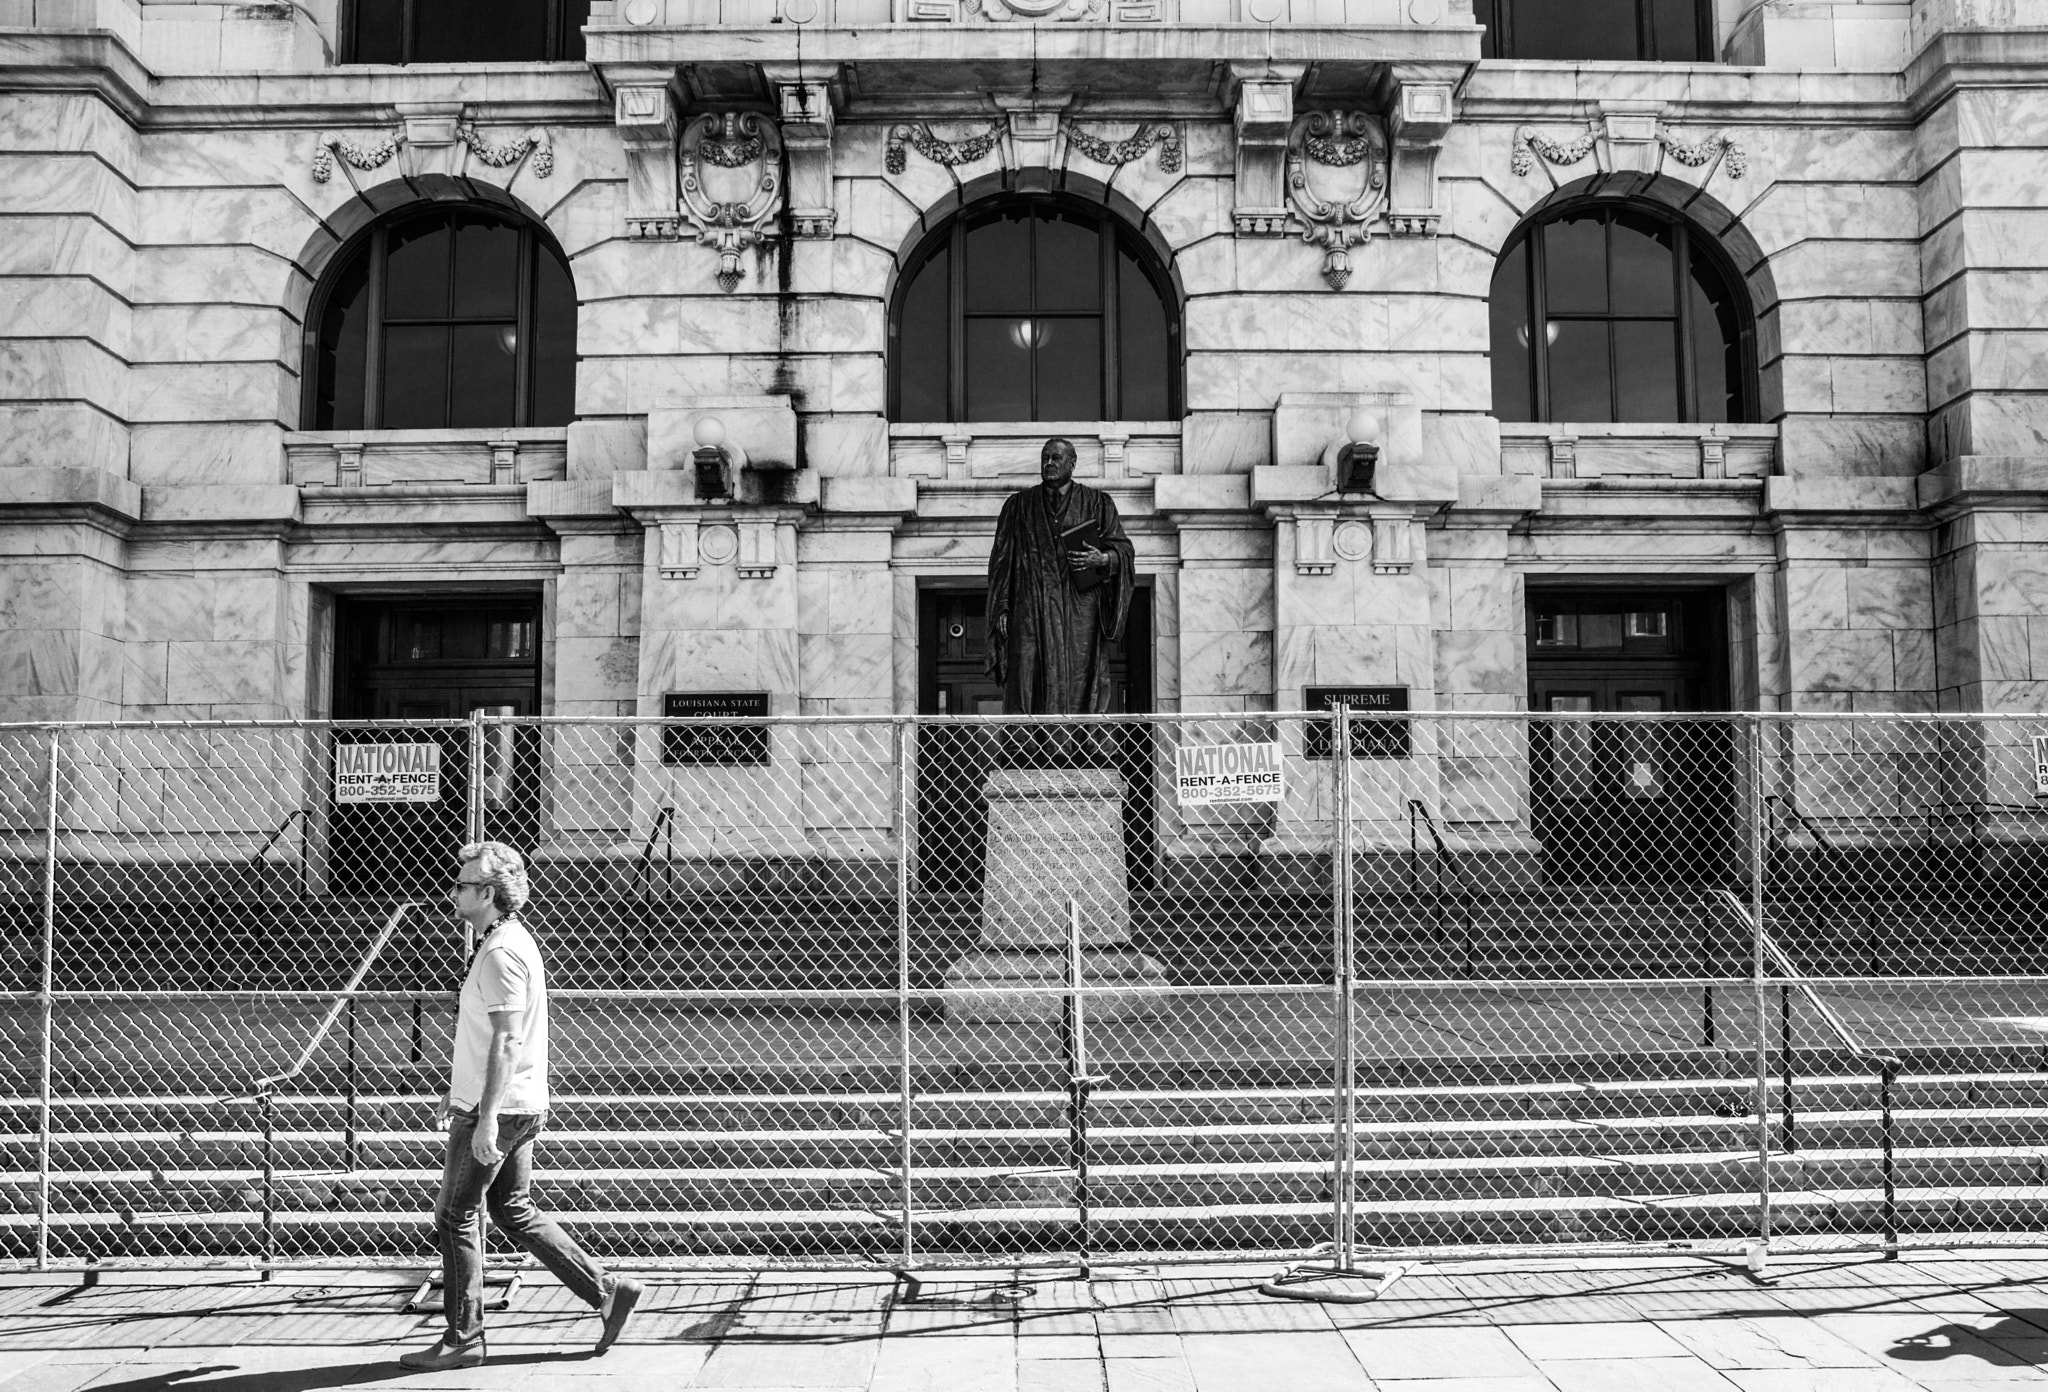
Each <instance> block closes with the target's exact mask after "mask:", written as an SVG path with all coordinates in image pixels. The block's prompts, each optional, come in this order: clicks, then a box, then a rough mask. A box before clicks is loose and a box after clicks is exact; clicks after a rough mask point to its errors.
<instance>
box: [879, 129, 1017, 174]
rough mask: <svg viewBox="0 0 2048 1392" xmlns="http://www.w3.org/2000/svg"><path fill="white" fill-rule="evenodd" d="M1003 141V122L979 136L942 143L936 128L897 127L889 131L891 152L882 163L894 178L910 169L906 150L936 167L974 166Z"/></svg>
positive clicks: (943, 141) (889, 150) (886, 154)
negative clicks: (933, 132)
mask: <svg viewBox="0 0 2048 1392" xmlns="http://www.w3.org/2000/svg"><path fill="white" fill-rule="evenodd" d="M1002 138H1003V127H1002V123H1001V122H997V123H995V124H992V125H991V126H989V128H988V129H987V130H985V131H982V132H981V133H980V134H978V135H970V136H966V137H964V138H962V139H959V140H941V139H939V137H938V136H936V135H933V134H932V128H931V127H930V126H928V125H926V124H925V123H924V122H922V121H919V122H917V123H915V124H913V125H904V126H894V127H892V128H891V129H890V131H889V148H888V151H887V152H886V153H885V154H884V156H883V159H882V163H883V167H884V168H886V169H887V170H888V171H889V172H890V173H891V174H901V173H902V172H903V171H904V170H905V169H906V168H908V167H909V154H908V153H907V151H906V150H905V148H904V147H905V146H908V147H909V148H910V149H913V150H916V151H917V152H918V153H919V154H920V155H923V156H924V157H925V158H926V159H928V160H930V161H931V162H932V163H933V164H938V165H944V166H945V167H946V168H948V169H951V168H952V167H953V166H955V165H960V164H972V163H974V161H976V160H978V159H981V158H982V157H983V156H985V155H987V154H988V152H989V151H991V150H993V149H995V148H996V145H997V144H998V143H999V142H1000V141H1001V140H1002Z"/></svg>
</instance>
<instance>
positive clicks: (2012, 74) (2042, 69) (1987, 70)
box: [1902, 27, 2048, 120]
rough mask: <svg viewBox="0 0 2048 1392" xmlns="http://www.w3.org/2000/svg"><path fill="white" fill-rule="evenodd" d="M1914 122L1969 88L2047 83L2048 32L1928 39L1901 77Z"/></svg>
mask: <svg viewBox="0 0 2048 1392" xmlns="http://www.w3.org/2000/svg"><path fill="white" fill-rule="evenodd" d="M1902 80H1903V81H1904V83H1905V87H1906V93H1907V101H1908V102H1909V104H1910V106H1911V109H1912V112H1913V116H1914V119H1915V120H1918V119H1920V118H1921V117H1924V116H1925V115H1926V114H1927V113H1928V112H1930V111H1932V110H1933V109H1934V108H1935V107H1937V106H1939V105H1941V103H1943V102H1944V101H1947V100H1948V99H1949V97H1950V96H1952V95H1953V94H1954V93H1955V92H1956V91H1958V90H1959V89H1963V88H1969V87H2039V86H2041V85H2042V84H2043V83H2044V82H2048V29H2021V28H2017V27H2015V28H2012V29H1959V30H1948V31H1944V32H1942V33H1938V34H1935V35H1933V36H1932V37H1931V38H1929V39H1928V41H1927V43H1926V44H1925V45H1924V46H1923V47H1922V48H1921V49H1920V51H1919V52H1918V53H1916V54H1914V55H1913V58H1912V60H1911V61H1910V62H1909V63H1907V65H1906V70H1905V72H1904V74H1903V75H1902Z"/></svg>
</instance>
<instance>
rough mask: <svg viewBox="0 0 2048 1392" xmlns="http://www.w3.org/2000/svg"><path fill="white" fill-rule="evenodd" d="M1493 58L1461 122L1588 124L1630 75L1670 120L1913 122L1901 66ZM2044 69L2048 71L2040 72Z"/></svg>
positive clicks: (1468, 88)
mask: <svg viewBox="0 0 2048 1392" xmlns="http://www.w3.org/2000/svg"><path fill="white" fill-rule="evenodd" d="M1617 66H1618V65H1615V64H1608V63H1602V64H1600V65H1599V67H1598V68H1596V69H1589V68H1587V67H1584V66H1582V65H1579V64H1573V63H1538V62H1514V63H1502V62H1499V61H1489V62H1484V63H1481V64H1479V65H1478V66H1477V67H1476V68H1474V69H1473V71H1472V76H1471V78H1470V79H1469V80H1468V81H1467V82H1466V84H1465V86H1464V88H1463V90H1462V91H1460V93H1459V94H1458V119H1459V120H1460V122H1461V123H1463V122H1473V123H1477V122H1502V123H1505V122H1510V121H1554V122H1561V123H1565V124H1573V123H1576V124H1584V123H1585V122H1586V121H1588V120H1592V119H1596V118H1598V117H1599V116H1600V114H1601V110H1602V103H1603V102H1610V103H1611V102H1612V100H1613V95H1614V92H1615V90H1616V89H1617V85H1618V84H1620V83H1621V82H1622V81H1624V80H1627V79H1632V80H1628V81H1627V90H1628V91H1629V92H1630V93H1631V95H1638V96H1640V97H1641V98H1642V99H1644V100H1646V101H1650V102H1655V103H1659V104H1661V107H1662V112H1661V114H1662V115H1663V117H1664V119H1665V120H1667V121H1672V122H1676V123H1683V124H1712V125H1727V126H1738V125H1786V124H1791V125H1814V124H1855V125H1909V124H1911V122H1912V120H1913V115H1912V112H1911V110H1910V109H1909V108H1908V106H1907V104H1906V96H1907V89H1906V82H1905V80H1904V78H1902V77H1901V76H1900V75H1898V74H1896V73H1872V72H1830V71H1793V70H1789V69H1777V68H1731V67H1726V66H1723V65H1721V64H1718V63H1715V64H1674V63H1640V64H1630V65H1627V66H1626V67H1623V68H1622V69H1621V73H1620V74H1617V73H1616V71H1615V69H1616V67H1617ZM2043 76H2048V74H2044V75H2043Z"/></svg>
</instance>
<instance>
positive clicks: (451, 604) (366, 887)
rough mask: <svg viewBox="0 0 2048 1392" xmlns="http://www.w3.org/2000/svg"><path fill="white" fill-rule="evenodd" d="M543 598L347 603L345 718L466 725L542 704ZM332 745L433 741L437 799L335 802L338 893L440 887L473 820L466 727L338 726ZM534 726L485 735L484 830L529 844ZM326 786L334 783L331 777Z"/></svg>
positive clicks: (342, 642) (341, 710) (342, 665)
mask: <svg viewBox="0 0 2048 1392" xmlns="http://www.w3.org/2000/svg"><path fill="white" fill-rule="evenodd" d="M540 617H541V615H540V596H539V595H537V594H531V593H509V594H508V593H503V592H500V593H493V594H462V595H454V594H442V595H434V596H420V595H413V596H406V597H403V598H388V599H387V598H375V599H372V598H362V599H357V598H346V597H345V598H342V599H340V600H338V601H337V603H336V606H335V664H334V667H335V673H334V686H335V689H334V710H335V714H336V716H337V717H338V718H340V719H344V720H415V721H423V722H424V721H451V722H452V721H467V720H468V719H469V718H470V716H471V715H472V714H473V713H475V712H478V711H482V712H483V713H484V714H486V715H494V716H521V715H535V714H538V713H539V711H540V645H541V638H540ZM335 739H336V743H338V744H347V743H411V744H433V745H436V746H438V747H439V749H440V755H439V759H440V796H439V797H438V799H436V800H434V801H432V802H364V803H339V802H337V803H336V804H335V805H334V808H333V818H332V822H331V828H332V830H331V837H330V846H331V855H332V867H333V868H332V876H333V881H334V887H335V889H336V891H337V892H338V893H341V894H375V895H384V894H398V893H417V892H421V891H435V890H438V889H441V888H444V887H445V884H446V882H447V881H448V880H449V879H450V878H452V877H453V875H454V873H455V871H454V856H455V853H456V851H458V850H459V849H460V848H461V846H462V843H463V840H464V839H465V837H466V834H467V831H468V825H469V781H470V780H469V773H470V732H469V730H468V729H467V728H466V727H465V726H462V725H455V724H448V725H421V726H418V727H415V728H413V729H409V730H408V729H393V728H390V727H384V728H375V727H366V728H356V729H344V730H341V731H338V732H337V734H336V736H335ZM537 749H538V741H537V732H536V731H535V730H534V729H533V728H532V727H531V726H527V727H509V726H501V727H496V728H492V729H489V730H487V731H486V739H485V742H484V745H483V750H482V755H483V760H484V767H483V777H482V780H481V787H480V792H481V793H482V801H483V808H482V811H483V814H484V827H485V831H486V833H487V834H488V835H489V836H491V837H493V838H495V839H498V840H502V841H506V842H509V843H511V844H512V845H514V846H516V847H518V848H519V849H520V850H521V851H530V850H531V849H532V847H533V841H534V837H535V834H536V831H537V828H538V822H539V815H538V813H539V807H538V780H537V778H536V776H535V774H536V769H537V763H536V758H535V755H536V752H537ZM329 786H330V787H332V786H333V784H332V781H331V780H330V783H329Z"/></svg>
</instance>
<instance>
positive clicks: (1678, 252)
mask: <svg viewBox="0 0 2048 1392" xmlns="http://www.w3.org/2000/svg"><path fill="white" fill-rule="evenodd" d="M1589 211H1590V212H1615V213H1618V212H1629V213H1634V214H1637V215H1639V216H1643V217H1647V218H1652V219H1655V220H1656V221H1658V222H1661V223H1664V224H1665V225H1666V226H1668V227H1670V228H1672V229H1673V248H1672V255H1673V262H1674V278H1675V281H1676V288H1677V290H1678V294H1677V297H1676V300H1677V304H1676V308H1677V314H1676V318H1677V323H1678V330H1677V332H1678V341H1679V383H1678V386H1679V418H1678V421H1677V422H1673V423H1677V424H1682V423H1690V422H1696V421H1698V420H1699V419H1700V415H1699V403H1698V401H1697V400H1695V399H1694V398H1695V397H1696V395H1697V390H1698V380H1697V373H1696V365H1695V363H1694V358H1693V355H1694V351H1695V346H1696V342H1695V338H1694V335H1693V333H1692V332H1691V328H1692V324H1691V318H1692V296H1691V295H1690V294H1689V293H1687V292H1688V291H1689V289H1690V284H1689V281H1690V276H1691V268H1692V266H1693V265H1695V264H1699V263H1704V264H1705V265H1707V266H1708V267H1710V268H1712V270H1713V271H1714V272H1715V273H1716V274H1717V275H1718V276H1720V278H1721V281H1722V284H1723V285H1725V286H1726V287H1727V288H1728V292H1729V294H1730V296H1731V298H1732V299H1733V301H1734V304H1735V310H1736V320H1737V324H1736V350H1737V381H1736V383H1735V391H1734V393H1733V395H1734V397H1735V401H1736V406H1735V407H1734V409H1732V410H1731V411H1730V412H1729V420H1728V423H1729V424H1731V425H1733V424H1744V423H1749V422H1754V421H1755V420H1757V418H1758V415H1759V412H1760V409H1761V408H1760V398H1761V393H1760V391H1759V389H1758V363H1757V348H1756V311H1755V306H1754V305H1753V303H1752V302H1751V297H1750V294H1749V287H1748V285H1747V283H1746V282H1745V280H1744V277H1743V276H1742V274H1741V273H1740V272H1739V271H1738V270H1737V269H1736V267H1735V264H1734V262H1733V260H1732V259H1731V258H1730V257H1729V256H1728V254H1727V253H1726V251H1724V250H1723V249H1722V247H1721V246H1720V244H1719V243H1718V242H1717V241H1716V240H1715V239H1714V238H1713V237H1711V236H1709V235H1707V234H1706V233H1705V232H1703V231H1701V230H1700V229H1699V228H1698V227H1696V226H1694V225H1693V224H1692V223H1691V222H1690V221H1688V220H1687V219H1686V218H1685V217H1684V216H1683V215H1682V214H1681V213H1679V212H1677V211H1676V210H1674V209H1673V208H1670V207H1666V206H1665V205H1663V204H1661V203H1656V202H1651V201H1648V200H1644V199H1638V198H1626V199H1622V198H1598V197H1575V198H1567V199H1564V200H1562V201H1559V202H1557V203H1554V204H1550V205H1547V206H1545V207H1543V208H1542V210H1541V211H1540V213H1538V214H1537V215H1536V216H1533V217H1530V218H1528V219H1527V220H1525V221H1524V222H1523V223H1522V224H1521V225H1520V226H1519V227H1517V228H1516V229H1515V231H1514V234H1513V235H1512V236H1510V237H1509V238H1508V239H1507V241H1506V242H1504V243H1502V244H1501V249H1500V253H1499V255H1498V256H1496V257H1495V258H1494V267H1495V273H1496V274H1497V273H1498V271H1499V267H1500V263H1501V262H1502V261H1504V260H1506V259H1507V257H1508V256H1510V255H1511V254H1513V252H1514V251H1515V250H1516V249H1517V248H1518V247H1522V246H1525V245H1526V246H1528V247H1529V255H1528V256H1527V257H1525V258H1524V262H1523V265H1524V275H1525V281H1524V285H1523V295H1524V296H1525V303H1526V304H1527V305H1528V312H1529V349H1530V351H1529V360H1530V372H1531V376H1532V379H1533V380H1532V381H1531V383H1530V398H1531V400H1532V402H1533V403H1534V410H1533V411H1532V413H1531V416H1530V419H1531V420H1533V421H1552V420H1556V419H1557V417H1556V416H1555V415H1554V414H1553V413H1552V412H1551V404H1550V403H1551V394H1550V380H1549V376H1550V372H1549V342H1548V334H1547V331H1546V326H1547V324H1548V323H1549V319H1550V316H1549V312H1548V307H1547V305H1546V304H1545V302H1544V289H1545V267H1544V264H1543V257H1542V251H1543V238H1542V237H1540V236H1539V235H1537V234H1538V233H1539V232H1540V230H1541V229H1542V228H1544V227H1547V226H1549V225H1550V224H1552V223H1556V222H1562V221H1564V220H1565V219H1567V218H1570V217H1572V216H1574V215H1575V214H1580V213H1585V212H1589ZM1492 279H1493V278H1492V277H1491V276H1489V277H1488V284H1489V287H1490V286H1491V284H1492ZM1560 317H1561V318H1593V317H1600V316H1575V315H1563V316H1560ZM1627 317H1628V316H1626V315H1613V314H1609V315H1607V316H1605V318H1607V319H1608V320H1609V321H1612V320H1614V319H1622V318H1627ZM1492 346H1493V345H1492V342H1491V337H1490V333H1489V341H1488V349H1489V351H1491V350H1492ZM1646 423H1647V422H1646Z"/></svg>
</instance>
